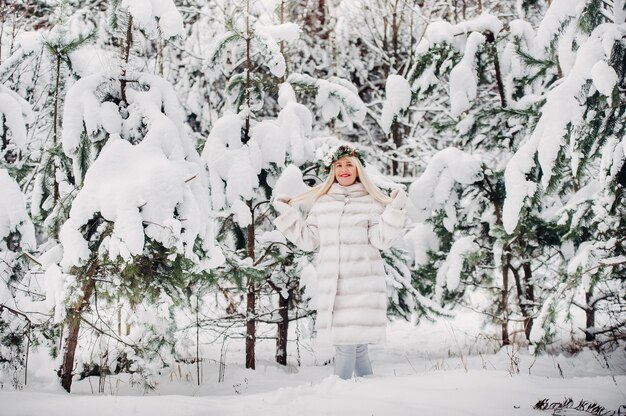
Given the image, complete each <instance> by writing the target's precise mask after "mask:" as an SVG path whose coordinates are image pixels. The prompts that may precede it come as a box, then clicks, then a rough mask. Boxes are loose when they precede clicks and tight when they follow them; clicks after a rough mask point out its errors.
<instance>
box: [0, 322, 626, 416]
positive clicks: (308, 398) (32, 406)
mask: <svg viewBox="0 0 626 416" xmlns="http://www.w3.org/2000/svg"><path fill="white" fill-rule="evenodd" d="M479 320H480V319H479V317H477V316H474V315H471V314H462V315H459V316H457V317H456V318H454V319H441V320H439V321H438V322H435V323H420V325H418V326H416V327H415V326H413V325H411V324H409V323H406V322H394V323H392V324H390V325H389V331H388V336H389V340H388V342H387V344H386V345H384V346H374V347H372V348H371V350H370V356H371V358H372V364H373V367H374V372H375V375H374V376H371V377H366V378H362V379H353V380H348V381H344V380H340V379H338V378H336V377H334V376H332V375H331V374H332V364H330V360H331V358H332V355H333V351H332V350H331V349H327V348H319V347H315V348H312V347H311V344H310V342H307V341H304V342H302V343H301V346H300V354H301V362H302V366H301V367H297V366H296V365H295V361H296V358H295V357H296V346H295V344H290V346H289V348H290V351H289V353H290V356H289V358H290V365H289V366H287V367H280V366H278V365H276V364H274V362H273V341H261V342H260V343H259V346H258V349H257V357H258V358H257V369H256V370H254V371H253V370H246V369H245V368H243V365H242V364H241V363H243V362H244V353H243V341H242V340H238V339H233V340H231V341H230V343H228V344H227V345H228V349H227V354H226V362H227V366H226V368H225V379H224V381H223V382H221V383H219V382H218V373H219V371H218V364H217V362H218V361H219V348H220V347H221V345H216V346H215V354H216V355H215V356H214V357H210V358H212V359H213V360H211V361H209V362H207V363H206V365H205V367H204V368H203V382H202V384H201V385H200V386H198V384H197V381H196V378H195V377H196V376H195V374H196V368H195V366H194V365H189V366H181V367H180V368H176V369H174V370H172V371H171V373H168V374H163V375H162V377H161V379H160V380H159V383H158V386H157V388H156V390H155V391H152V392H150V393H144V392H143V391H142V390H141V389H140V388H138V387H132V386H130V385H129V383H128V379H127V378H126V377H108V378H107V379H106V387H105V390H106V392H105V393H97V390H98V379H97V378H96V377H92V379H91V380H81V381H75V383H74V385H73V386H72V387H73V389H72V390H73V391H72V394H70V395H68V394H66V393H65V392H64V391H63V390H62V389H61V387H60V386H59V384H58V381H57V379H56V377H55V376H54V372H53V368H51V367H42V366H40V367H37V365H36V364H37V361H38V360H37V355H36V354H35V357H34V358H33V362H31V370H30V371H29V385H28V386H27V387H26V388H25V389H24V390H22V391H11V390H10V389H7V388H6V386H5V388H4V389H3V390H2V391H0V415H1V416H4V415H6V416H9V415H10V416H22V415H24V416H26V415H63V416H72V415H81V416H82V415H84V414H85V413H88V414H90V415H93V416H97V415H107V416H109V415H111V414H117V415H151V416H154V415H175V416H186V415H242V414H254V415H258V416H264V415H268V416H269V415H271V416H278V415H287V414H289V415H297V416H304V415H342V416H343V415H359V416H362V415H363V416H365V415H400V414H402V415H437V416H458V415H480V416H492V415H493V416H496V415H497V416H502V415H520V416H522V415H540V414H545V415H550V414H552V413H551V411H540V410H535V409H533V405H535V404H536V403H537V402H539V401H540V400H542V399H549V401H550V402H551V403H552V402H562V401H563V400H564V399H565V398H572V400H573V401H574V407H575V406H576V405H578V403H579V402H580V401H581V400H586V401H587V402H591V403H593V402H596V403H598V404H599V405H601V406H603V407H604V408H606V409H607V410H608V411H612V410H615V411H617V410H618V409H619V408H620V406H622V405H624V407H623V408H622V410H621V414H626V350H625V349H624V347H623V346H622V347H621V348H619V349H617V350H615V351H613V352H612V353H610V354H598V353H596V352H593V351H590V350H584V351H582V352H580V353H579V354H577V355H575V356H571V355H569V354H565V353H562V354H558V355H542V356H539V357H538V358H537V359H535V357H534V356H533V355H531V354H529V353H528V352H527V351H525V350H522V351H520V350H519V349H518V348H504V349H501V350H499V351H496V347H495V345H496V344H495V343H494V342H492V341H490V339H489V337H488V336H485V335H482V334H484V330H482V329H481V328H480V327H479V325H478V322H479ZM46 361H49V360H41V362H46ZM92 391H95V392H96V393H92ZM562 414H567V415H574V414H589V413H577V412H576V411H574V410H569V411H568V412H566V413H562ZM616 414H617V413H616Z"/></svg>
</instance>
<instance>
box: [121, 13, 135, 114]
mask: <svg viewBox="0 0 626 416" xmlns="http://www.w3.org/2000/svg"><path fill="white" fill-rule="evenodd" d="M132 44H133V15H132V14H129V15H128V26H127V27H126V44H125V45H124V49H123V50H122V61H123V64H122V65H123V67H122V74H121V77H120V94H121V98H122V101H123V102H124V103H128V101H127V100H126V84H127V83H128V81H127V80H126V73H127V69H128V61H129V60H130V48H131V46H132Z"/></svg>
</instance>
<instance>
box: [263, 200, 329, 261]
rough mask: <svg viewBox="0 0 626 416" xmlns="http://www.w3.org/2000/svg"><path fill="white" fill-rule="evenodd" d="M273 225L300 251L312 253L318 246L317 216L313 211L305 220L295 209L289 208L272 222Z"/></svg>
mask: <svg viewBox="0 0 626 416" xmlns="http://www.w3.org/2000/svg"><path fill="white" fill-rule="evenodd" d="M274 225H275V226H276V228H277V229H278V230H279V231H280V232H282V233H283V235H284V236H285V237H286V238H287V239H288V240H289V241H291V242H292V243H294V244H295V245H296V246H298V248H300V249H301V250H304V251H313V250H315V249H316V248H318V247H319V245H320V240H319V233H318V228H317V216H316V214H315V211H314V210H311V212H309V215H308V216H307V217H306V220H305V219H304V218H303V216H302V214H301V213H300V210H299V209H298V208H297V207H291V208H290V209H289V210H287V212H285V213H284V214H282V215H280V216H279V217H278V218H276V219H275V220H274Z"/></svg>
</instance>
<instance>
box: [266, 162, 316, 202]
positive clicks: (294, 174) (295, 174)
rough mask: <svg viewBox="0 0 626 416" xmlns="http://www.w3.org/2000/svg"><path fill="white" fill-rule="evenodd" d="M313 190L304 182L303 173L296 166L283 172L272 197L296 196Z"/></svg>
mask: <svg viewBox="0 0 626 416" xmlns="http://www.w3.org/2000/svg"><path fill="white" fill-rule="evenodd" d="M309 189H311V188H310V187H309V186H307V184H305V183H304V181H303V180H302V171H301V170H300V169H298V167H297V166H295V165H289V166H287V167H286V168H285V170H283V172H282V173H281V175H280V177H279V178H278V180H277V181H276V184H275V185H274V189H272V197H273V198H275V197H277V196H279V195H289V196H295V195H298V194H301V193H303V192H306V191H308V190H309Z"/></svg>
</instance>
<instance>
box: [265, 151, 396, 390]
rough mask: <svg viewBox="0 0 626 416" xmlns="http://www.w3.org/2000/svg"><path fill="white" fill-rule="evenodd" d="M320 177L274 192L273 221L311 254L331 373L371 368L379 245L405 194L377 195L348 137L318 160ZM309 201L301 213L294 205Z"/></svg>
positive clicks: (346, 374)
mask: <svg viewBox="0 0 626 416" xmlns="http://www.w3.org/2000/svg"><path fill="white" fill-rule="evenodd" d="M322 163H323V165H324V167H325V168H326V169H327V171H328V172H329V174H328V178H327V180H326V181H325V182H324V183H322V184H321V185H319V186H317V187H315V188H313V189H311V190H310V191H308V192H305V193H304V194H302V195H299V196H297V197H295V198H291V197H289V196H285V195H281V196H279V197H277V198H276V199H275V200H274V207H275V208H276V210H277V211H278V212H279V213H280V216H279V217H278V218H276V219H275V220H274V224H275V225H276V228H278V230H280V231H281V232H282V233H283V234H284V235H285V237H287V238H288V239H289V240H291V241H292V242H293V243H294V244H295V245H297V246H298V247H300V248H301V249H302V250H306V251H313V250H315V249H317V248H318V247H319V253H318V256H317V273H318V293H317V297H316V299H317V320H316V329H317V337H318V341H321V342H324V343H330V344H332V345H334V346H335V374H336V375H338V376H339V377H341V378H342V379H348V378H350V377H352V374H353V373H354V374H355V376H357V377H360V376H365V375H369V374H372V366H371V364H370V360H369V357H368V353H367V346H368V344H375V343H379V342H382V341H384V340H385V333H386V325H387V316H386V312H387V293H386V292H387V291H386V287H385V269H384V265H383V262H382V259H381V256H380V250H384V249H386V248H388V247H389V246H390V245H391V242H392V241H393V239H394V238H395V237H396V236H397V235H398V234H399V232H400V230H401V228H402V226H403V224H404V219H405V215H406V213H405V210H404V207H405V205H406V200H407V197H406V194H405V193H404V192H403V191H399V192H398V191H394V192H393V193H392V196H391V198H390V197H388V196H386V195H384V194H383V193H382V192H381V191H380V190H379V189H378V188H377V187H376V186H375V185H374V184H373V183H372V182H371V181H370V180H369V178H368V176H367V174H366V173H365V169H364V168H363V166H364V155H363V153H362V152H361V151H358V150H356V149H355V148H354V147H352V146H351V145H341V146H335V147H334V148H332V149H331V150H330V151H329V152H328V154H327V155H326V156H325V157H324V159H323V160H322ZM307 200H309V201H314V204H313V206H312V208H311V210H310V211H309V213H308V215H307V216H306V218H304V217H303V216H302V214H301V212H300V210H299V209H298V208H297V207H296V206H295V205H296V204H297V203H299V202H303V201H307Z"/></svg>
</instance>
